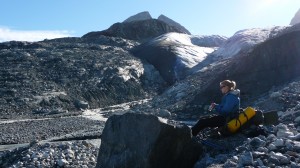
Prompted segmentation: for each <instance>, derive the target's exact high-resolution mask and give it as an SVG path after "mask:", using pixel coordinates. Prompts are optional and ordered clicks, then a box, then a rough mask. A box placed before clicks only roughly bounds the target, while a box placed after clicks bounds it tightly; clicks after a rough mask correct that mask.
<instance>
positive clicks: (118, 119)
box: [96, 113, 202, 168]
mask: <svg viewBox="0 0 300 168" xmlns="http://www.w3.org/2000/svg"><path fill="white" fill-rule="evenodd" d="M201 152H202V148H201V145H200V144H199V143H197V142H196V141H193V140H192V138H191V130H190V128H189V127H188V126H186V125H178V126H175V125H170V124H167V123H164V122H163V121H161V120H160V119H159V118H158V117H157V116H154V115H147V114H136V113H126V114H124V115H114V116H112V117H110V118H109V119H108V120H107V122H106V125H105V128H104V130H103V133H102V139H101V146H100V150H99V155H98V159H97V166H96V167H97V168H104V167H114V168H118V167H122V168H127V167H128V168H135V167H138V168H141V167H147V168H151V167H155V168H159V167H162V168H168V167H193V165H194V164H195V162H196V161H197V160H198V158H199V156H200V154H201Z"/></svg>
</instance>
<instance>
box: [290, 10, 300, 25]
mask: <svg viewBox="0 0 300 168" xmlns="http://www.w3.org/2000/svg"><path fill="white" fill-rule="evenodd" d="M298 23H300V9H299V10H298V11H297V13H296V14H295V16H294V17H293V18H292V20H291V23H290V25H295V24H298Z"/></svg>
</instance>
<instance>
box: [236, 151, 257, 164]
mask: <svg viewBox="0 0 300 168" xmlns="http://www.w3.org/2000/svg"><path fill="white" fill-rule="evenodd" d="M238 163H239V165H241V166H249V165H253V163H254V162H253V156H252V153H251V152H249V151H247V152H244V153H243V154H242V155H241V156H240V157H239V160H238Z"/></svg>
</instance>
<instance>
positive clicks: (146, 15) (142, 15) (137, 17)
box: [123, 11, 152, 23]
mask: <svg viewBox="0 0 300 168" xmlns="http://www.w3.org/2000/svg"><path fill="white" fill-rule="evenodd" d="M148 19H152V16H151V15H150V13H149V12H148V11H144V12H140V13H138V14H135V15H133V16H130V17H129V18H127V19H126V20H124V21H123V23H126V22H135V21H141V20H148Z"/></svg>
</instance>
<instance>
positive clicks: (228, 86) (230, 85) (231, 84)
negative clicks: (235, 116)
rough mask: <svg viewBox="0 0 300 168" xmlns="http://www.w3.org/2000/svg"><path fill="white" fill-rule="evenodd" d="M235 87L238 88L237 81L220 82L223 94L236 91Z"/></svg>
mask: <svg viewBox="0 0 300 168" xmlns="http://www.w3.org/2000/svg"><path fill="white" fill-rule="evenodd" d="M235 87H236V83H235V81H231V80H224V81H222V82H220V89H221V90H222V93H227V92H229V91H231V90H234V89H235Z"/></svg>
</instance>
